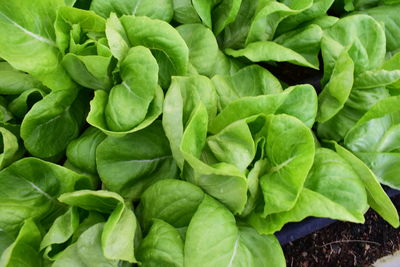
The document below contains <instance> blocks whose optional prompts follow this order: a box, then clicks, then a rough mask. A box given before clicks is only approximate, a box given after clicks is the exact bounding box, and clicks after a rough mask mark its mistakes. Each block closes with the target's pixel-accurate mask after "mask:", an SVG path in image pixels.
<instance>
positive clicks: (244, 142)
mask: <svg viewBox="0 0 400 267" xmlns="http://www.w3.org/2000/svg"><path fill="white" fill-rule="evenodd" d="M207 145H208V147H209V148H210V150H211V152H212V153H213V154H214V156H215V158H216V159H217V160H218V161H220V162H225V163H228V164H232V165H234V166H236V167H237V168H238V169H239V170H240V171H242V172H244V171H245V170H246V169H247V167H248V166H249V165H250V163H251V162H252V161H253V159H254V157H255V154H256V146H255V143H254V140H253V136H252V133H251V131H250V129H249V126H248V125H247V122H246V121H245V120H240V121H236V122H234V123H232V124H230V125H228V126H227V127H225V128H224V129H223V130H222V131H220V132H219V133H218V134H216V135H213V136H210V137H209V138H207Z"/></svg>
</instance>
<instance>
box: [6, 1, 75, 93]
mask: <svg viewBox="0 0 400 267" xmlns="http://www.w3.org/2000/svg"><path fill="white" fill-rule="evenodd" d="M63 5H64V1H63V0H54V1H53V0H39V1H35V2H29V3H25V2H24V1H22V0H12V1H7V2H6V3H3V4H2V5H1V7H0V57H2V58H4V59H5V60H7V61H8V63H10V64H11V65H12V66H13V67H14V68H16V69H18V70H21V71H24V72H28V73H29V74H31V75H32V76H33V77H35V78H36V79H38V80H39V81H41V82H43V84H44V85H46V86H47V87H49V88H51V89H54V90H59V89H69V88H71V87H73V83H72V80H71V79H70V78H69V77H68V75H67V73H66V71H65V70H64V69H63V67H62V66H61V64H60V58H61V53H60V51H59V50H58V47H57V44H56V41H55V40H56V37H55V31H54V27H53V23H54V21H55V19H56V12H57V10H58V8H60V7H61V6H63ZM26 59H29V60H26Z"/></svg>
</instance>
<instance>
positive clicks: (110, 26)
mask: <svg viewBox="0 0 400 267" xmlns="http://www.w3.org/2000/svg"><path fill="white" fill-rule="evenodd" d="M106 36H107V41H108V45H109V46H110V50H111V53H112V55H113V56H114V57H115V58H117V59H118V60H120V61H121V60H123V59H124V57H125V56H126V54H128V51H129V45H128V44H129V41H128V36H126V32H125V29H124V27H123V26H122V24H121V22H120V21H119V19H118V17H117V15H115V14H114V13H111V14H110V17H109V18H108V19H107V22H106Z"/></svg>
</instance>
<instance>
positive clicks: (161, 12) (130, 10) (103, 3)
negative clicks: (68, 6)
mask: <svg viewBox="0 0 400 267" xmlns="http://www.w3.org/2000/svg"><path fill="white" fill-rule="evenodd" d="M90 9H91V10H93V11H95V12H96V13H97V14H99V15H100V16H102V17H104V18H108V17H109V16H110V14H111V13H112V12H114V13H116V14H117V16H119V17H120V16H122V15H136V16H146V17H149V18H153V19H160V20H165V21H167V22H169V21H171V19H172V16H173V6H172V0H161V1H157V2H155V1H152V0H134V1H131V0H111V1H110V0H93V1H92V2H91V4H90Z"/></svg>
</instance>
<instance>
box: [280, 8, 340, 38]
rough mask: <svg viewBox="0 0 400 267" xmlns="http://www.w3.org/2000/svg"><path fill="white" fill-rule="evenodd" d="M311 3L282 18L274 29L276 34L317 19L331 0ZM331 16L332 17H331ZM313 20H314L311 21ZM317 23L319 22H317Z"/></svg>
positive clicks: (324, 12) (326, 9)
mask: <svg viewBox="0 0 400 267" xmlns="http://www.w3.org/2000/svg"><path fill="white" fill-rule="evenodd" d="M312 2H313V3H312V5H311V6H310V7H309V8H307V9H305V10H303V11H302V12H299V13H297V14H295V15H291V16H288V17H286V18H285V19H283V20H282V21H281V22H280V23H279V25H278V28H277V30H276V32H277V34H281V33H283V32H287V31H289V30H292V29H295V28H297V27H298V26H299V25H301V24H302V23H304V22H307V21H312V20H314V19H319V18H321V17H322V16H323V15H325V14H326V12H327V11H328V9H329V8H330V6H331V5H332V3H333V2H334V1H333V0H314V1H312ZM331 18H333V17H331ZM313 22H314V21H313ZM318 25H319V24H318Z"/></svg>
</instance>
